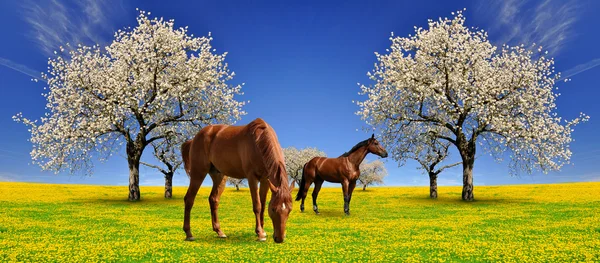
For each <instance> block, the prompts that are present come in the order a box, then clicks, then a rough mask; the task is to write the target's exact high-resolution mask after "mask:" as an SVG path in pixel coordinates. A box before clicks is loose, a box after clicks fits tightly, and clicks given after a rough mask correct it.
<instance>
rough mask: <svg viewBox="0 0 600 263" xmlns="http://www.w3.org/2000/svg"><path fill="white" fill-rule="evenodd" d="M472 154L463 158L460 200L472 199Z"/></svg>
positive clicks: (473, 160)
mask: <svg viewBox="0 0 600 263" xmlns="http://www.w3.org/2000/svg"><path fill="white" fill-rule="evenodd" d="M474 162H475V157H474V156H467V157H466V158H463V190H462V200H465V201H473V200H474V197H473V163H474Z"/></svg>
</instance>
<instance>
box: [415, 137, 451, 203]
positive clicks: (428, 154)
mask: <svg viewBox="0 0 600 263" xmlns="http://www.w3.org/2000/svg"><path fill="white" fill-rule="evenodd" d="M419 139H420V141H417V142H416V144H415V147H416V148H415V151H414V152H412V154H413V157H412V159H414V160H416V161H417V162H418V163H419V164H420V165H421V167H419V168H420V169H423V171H425V172H426V173H427V175H429V197H431V198H433V199H435V198H437V197H438V192H437V178H438V175H439V174H440V173H441V172H442V171H444V170H445V169H447V168H451V167H454V166H457V165H459V164H461V163H460V162H457V163H453V164H447V165H444V166H441V167H439V165H440V164H441V163H442V162H443V161H444V160H445V159H446V158H447V157H448V154H449V153H448V150H449V148H450V146H451V144H450V143H449V142H447V141H443V140H437V139H436V137H434V136H420V137H419Z"/></svg>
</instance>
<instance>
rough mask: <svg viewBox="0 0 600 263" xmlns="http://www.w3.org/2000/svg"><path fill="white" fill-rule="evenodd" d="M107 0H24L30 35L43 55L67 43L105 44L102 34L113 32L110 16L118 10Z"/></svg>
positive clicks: (25, 16)
mask: <svg viewBox="0 0 600 263" xmlns="http://www.w3.org/2000/svg"><path fill="white" fill-rule="evenodd" d="M111 4H114V3H110V2H109V1H107V0H83V1H75V2H74V3H70V2H69V4H67V3H66V2H65V1H63V0H51V1H33V0H26V1H23V10H24V12H23V15H24V19H25V21H26V22H28V23H29V24H30V25H31V29H32V30H31V31H32V35H31V37H32V38H33V39H35V40H36V41H37V42H38V44H39V46H40V48H41V50H42V52H43V53H44V54H45V55H52V54H53V52H54V51H55V50H58V47H59V46H64V45H65V44H66V43H70V44H71V45H73V46H75V45H77V44H79V43H85V44H87V45H93V44H104V43H103V40H102V39H101V37H100V36H101V33H106V32H110V33H112V26H111V23H110V19H108V17H109V15H110V14H112V13H114V12H115V11H117V9H116V8H114V7H113V6H114V5H111Z"/></svg>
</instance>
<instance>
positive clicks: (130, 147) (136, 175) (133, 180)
mask: <svg viewBox="0 0 600 263" xmlns="http://www.w3.org/2000/svg"><path fill="white" fill-rule="evenodd" d="M142 139H143V137H141V135H138V138H137V139H136V141H135V142H133V141H130V142H128V143H127V147H126V150H127V163H128V164H129V201H139V200H140V196H141V195H140V159H141V158H142V152H143V151H144V146H143V144H142V143H141V142H140V141H141V140H142Z"/></svg>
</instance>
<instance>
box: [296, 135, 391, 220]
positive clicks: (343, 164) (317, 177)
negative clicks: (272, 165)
mask: <svg viewBox="0 0 600 263" xmlns="http://www.w3.org/2000/svg"><path fill="white" fill-rule="evenodd" d="M368 153H373V154H376V155H379V156H381V157H382V158H386V157H387V156H388V153H387V151H386V150H385V149H384V148H383V147H382V146H381V145H380V144H379V142H378V141H377V140H376V139H375V134H373V135H371V138H369V139H367V140H364V141H362V142H359V143H358V144H356V145H355V146H354V147H352V149H351V150H350V151H349V152H346V153H344V154H342V155H341V156H340V157H338V158H326V157H315V158H312V159H311V160H310V161H308V163H306V164H305V165H304V169H303V170H302V180H301V181H300V189H299V190H298V195H296V201H299V200H300V199H302V203H301V205H300V211H302V212H304V199H305V198H306V194H307V192H308V189H309V188H310V184H312V182H313V181H314V182H315V189H314V190H313V193H312V198H313V210H314V211H315V213H317V214H319V207H318V206H317V196H318V195H319V191H320V190H321V185H322V184H323V182H324V181H327V182H332V183H342V191H343V193H344V212H345V213H346V215H350V199H352V192H353V191H354V187H355V186H356V180H358V177H359V176H360V169H359V166H360V163H362V161H363V160H364V159H365V157H366V156H367V154H368Z"/></svg>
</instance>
